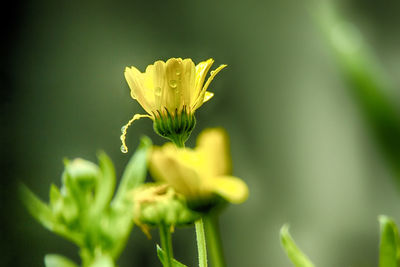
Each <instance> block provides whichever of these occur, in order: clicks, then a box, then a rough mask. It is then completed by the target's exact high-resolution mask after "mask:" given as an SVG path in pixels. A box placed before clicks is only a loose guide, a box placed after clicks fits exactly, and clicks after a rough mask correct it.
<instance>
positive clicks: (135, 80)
mask: <svg viewBox="0 0 400 267" xmlns="http://www.w3.org/2000/svg"><path fill="white" fill-rule="evenodd" d="M124 75H125V79H126V81H127V83H128V85H129V88H130V89H131V97H132V98H133V99H137V96H136V94H135V92H137V91H138V90H143V85H142V79H143V77H142V73H141V72H140V71H139V70H138V69H137V68H135V67H133V66H132V67H130V68H129V67H126V68H125V72H124Z"/></svg>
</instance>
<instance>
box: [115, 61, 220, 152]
mask: <svg viewBox="0 0 400 267" xmlns="http://www.w3.org/2000/svg"><path fill="white" fill-rule="evenodd" d="M213 63H214V60H213V59H211V58H210V59H208V60H206V61H203V62H200V63H199V64H197V65H196V66H195V65H194V63H193V61H192V60H191V59H190V58H186V59H181V58H171V59H169V60H167V62H164V61H161V60H159V61H156V62H155V63H154V64H153V65H149V66H147V68H146V71H145V72H144V73H142V72H140V71H139V70H138V69H137V68H135V67H130V68H129V67H127V68H126V69H125V78H126V81H127V82H128V85H129V87H130V89H131V97H132V98H133V99H135V100H137V101H138V102H139V104H140V105H141V106H142V107H143V109H144V110H145V111H146V112H147V114H135V115H134V116H133V117H132V119H131V120H130V121H129V122H128V123H127V124H126V125H125V126H123V127H122V129H121V131H122V135H121V141H122V146H121V151H122V152H124V153H126V152H127V151H128V148H127V146H126V144H125V138H126V130H127V128H128V127H129V126H130V125H131V124H132V123H133V121H135V120H138V119H140V118H143V117H147V118H150V119H152V120H153V121H154V129H155V131H156V132H157V133H158V134H160V135H161V136H163V137H166V138H168V139H170V140H172V141H173V142H175V143H182V142H183V143H184V142H185V141H186V139H187V138H188V137H189V135H190V133H191V131H192V130H193V127H194V125H195V118H194V115H193V114H194V112H195V110H196V109H198V108H199V107H200V106H201V105H202V104H203V103H204V102H206V101H208V100H209V99H211V97H213V95H214V94H213V93H210V92H208V91H207V89H208V86H209V85H210V83H211V81H212V80H213V79H214V77H215V76H216V75H217V74H218V72H219V71H220V70H222V69H223V68H225V67H226V65H221V66H219V67H218V68H217V69H216V70H214V71H211V72H210V77H209V78H208V80H207V81H206V82H205V78H206V76H207V73H208V71H209V70H210V68H211V65H212V64H213Z"/></svg>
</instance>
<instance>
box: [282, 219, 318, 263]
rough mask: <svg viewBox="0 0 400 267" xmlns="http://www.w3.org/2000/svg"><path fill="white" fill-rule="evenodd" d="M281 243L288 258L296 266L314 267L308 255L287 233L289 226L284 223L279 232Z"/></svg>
mask: <svg viewBox="0 0 400 267" xmlns="http://www.w3.org/2000/svg"><path fill="white" fill-rule="evenodd" d="M280 237H281V244H282V246H283V249H284V250H285V251H286V254H287V255H288V257H289V259H290V260H291V261H292V263H293V264H294V265H295V266H296V267H314V264H313V263H312V262H311V261H310V260H309V259H308V257H307V256H306V255H305V254H304V253H303V252H302V251H301V250H300V249H299V248H298V247H297V245H296V243H295V242H294V240H293V238H292V237H291V235H290V234H289V226H288V225H287V224H285V225H284V226H282V228H281V232H280Z"/></svg>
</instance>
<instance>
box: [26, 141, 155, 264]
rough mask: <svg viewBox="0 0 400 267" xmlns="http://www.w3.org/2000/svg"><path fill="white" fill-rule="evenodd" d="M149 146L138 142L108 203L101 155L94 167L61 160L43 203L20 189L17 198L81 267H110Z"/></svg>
mask: <svg viewBox="0 0 400 267" xmlns="http://www.w3.org/2000/svg"><path fill="white" fill-rule="evenodd" d="M150 147H151V141H150V139H148V138H147V137H144V138H142V140H141V143H140V145H139V148H138V149H137V151H136V153H135V154H134V156H133V157H132V159H131V160H130V161H129V163H128V165H127V167H126V170H125V172H124V174H123V177H122V179H121V183H120V186H119V188H118V190H117V193H116V196H115V198H114V199H113V200H112V197H113V195H114V188H115V171H114V166H113V163H112V162H111V160H110V158H109V157H108V156H107V155H106V154H105V153H104V152H101V153H99V154H98V160H99V166H97V165H96V164H94V163H92V162H89V161H86V160H83V159H75V160H72V161H68V160H66V161H65V170H64V172H63V175H62V182H63V184H62V187H61V189H59V188H58V187H57V186H55V185H51V187H50V193H49V195H50V201H49V204H47V203H44V202H43V201H41V200H40V199H39V198H38V197H36V196H35V194H34V193H33V192H31V191H30V190H29V189H28V188H27V187H26V186H25V185H23V184H21V186H20V196H21V199H22V201H23V203H24V204H25V206H26V207H27V209H28V210H29V212H30V213H31V214H32V216H33V217H34V218H35V219H36V220H37V221H39V222H40V223H41V224H42V225H43V226H44V227H46V228H47V229H48V230H50V231H52V232H54V233H56V234H59V235H61V236H63V237H64V238H66V239H68V240H70V241H72V242H74V243H75V244H76V245H78V246H79V248H80V255H81V258H82V265H83V266H88V267H89V266H90V267H109V266H114V261H115V260H116V259H117V258H118V256H119V255H120V253H121V252H122V250H123V248H124V247H125V244H126V240H127V238H128V236H129V233H130V231H131V229H132V226H133V205H132V195H131V191H132V190H133V189H134V188H135V187H137V186H138V185H140V184H142V183H143V181H144V180H145V178H146V173H147V155H148V151H149V148H150ZM111 200H112V201H111ZM45 263H46V266H76V265H74V264H73V263H72V262H70V261H69V260H68V259H66V258H64V257H61V256H57V255H47V256H46V257H45Z"/></svg>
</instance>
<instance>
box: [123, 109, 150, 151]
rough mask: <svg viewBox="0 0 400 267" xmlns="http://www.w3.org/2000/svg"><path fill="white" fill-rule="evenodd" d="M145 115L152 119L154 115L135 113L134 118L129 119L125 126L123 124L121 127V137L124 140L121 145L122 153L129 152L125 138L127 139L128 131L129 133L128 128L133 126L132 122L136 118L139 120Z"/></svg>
mask: <svg viewBox="0 0 400 267" xmlns="http://www.w3.org/2000/svg"><path fill="white" fill-rule="evenodd" d="M144 117H147V118H150V119H152V116H150V115H147V114H135V115H133V117H132V119H130V120H129V121H128V123H127V124H125V125H124V126H122V128H121V132H122V134H121V137H120V139H121V142H122V145H121V152H122V153H128V147H127V146H126V143H125V139H126V133H127V130H128V128H129V126H131V124H132V123H133V122H134V121H135V120H138V119H141V118H144Z"/></svg>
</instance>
